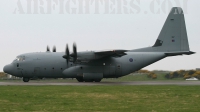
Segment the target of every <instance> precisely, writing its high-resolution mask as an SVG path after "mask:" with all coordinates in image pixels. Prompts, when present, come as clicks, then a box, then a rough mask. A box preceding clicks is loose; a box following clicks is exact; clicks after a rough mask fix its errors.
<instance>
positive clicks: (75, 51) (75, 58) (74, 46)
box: [70, 43, 77, 62]
mask: <svg viewBox="0 0 200 112" xmlns="http://www.w3.org/2000/svg"><path fill="white" fill-rule="evenodd" d="M70 56H71V57H73V62H76V60H77V46H76V43H74V44H73V53H72V54H71V55H70Z"/></svg>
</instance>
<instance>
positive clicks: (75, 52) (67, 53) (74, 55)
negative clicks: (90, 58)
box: [63, 43, 77, 65]
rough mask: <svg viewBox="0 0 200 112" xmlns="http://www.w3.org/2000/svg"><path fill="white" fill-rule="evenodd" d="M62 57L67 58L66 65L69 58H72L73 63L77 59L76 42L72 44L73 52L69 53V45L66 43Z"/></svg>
mask: <svg viewBox="0 0 200 112" xmlns="http://www.w3.org/2000/svg"><path fill="white" fill-rule="evenodd" d="M63 58H65V59H67V65H68V63H69V61H70V58H73V62H74V63H75V62H76V60H77V47H76V43H74V44H73V53H71V54H70V53H69V47H68V44H67V45H66V49H65V55H64V56H63Z"/></svg>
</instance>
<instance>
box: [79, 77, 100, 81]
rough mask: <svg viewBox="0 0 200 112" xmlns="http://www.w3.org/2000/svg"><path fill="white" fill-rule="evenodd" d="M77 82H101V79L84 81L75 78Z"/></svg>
mask: <svg viewBox="0 0 200 112" xmlns="http://www.w3.org/2000/svg"><path fill="white" fill-rule="evenodd" d="M76 79H77V81H78V82H101V79H87V80H84V79H83V78H76Z"/></svg>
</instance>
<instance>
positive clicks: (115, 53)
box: [94, 50, 128, 57]
mask: <svg viewBox="0 0 200 112" xmlns="http://www.w3.org/2000/svg"><path fill="white" fill-rule="evenodd" d="M127 51H128V50H104V51H96V52H94V53H95V55H96V56H98V55H99V56H101V57H107V56H111V57H122V56H124V55H126V53H125V52H127Z"/></svg>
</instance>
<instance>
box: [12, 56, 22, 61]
mask: <svg viewBox="0 0 200 112" xmlns="http://www.w3.org/2000/svg"><path fill="white" fill-rule="evenodd" d="M14 61H25V56H18V57H17V58H16V59H15V60H14Z"/></svg>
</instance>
